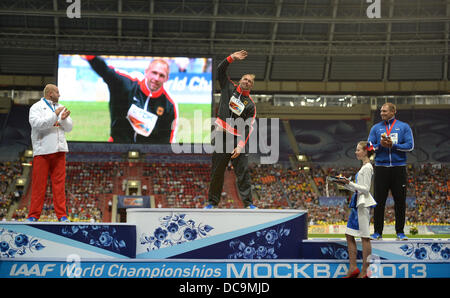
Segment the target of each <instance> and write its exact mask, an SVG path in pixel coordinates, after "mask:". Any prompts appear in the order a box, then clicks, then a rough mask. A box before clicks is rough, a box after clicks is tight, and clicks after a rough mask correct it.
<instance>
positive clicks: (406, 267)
mask: <svg viewBox="0 0 450 298" xmlns="http://www.w3.org/2000/svg"><path fill="white" fill-rule="evenodd" d="M371 243H372V255H373V256H372V257H373V258H372V259H371V270H372V272H373V277H390V278H398V277H400V278H415V277H438V278H442V277H444V278H448V277H450V240H448V239H417V240H409V241H387V240H383V241H372V242H371ZM357 247H358V264H359V265H360V264H361V258H362V247H361V244H360V242H359V241H357ZM347 271H348V252H347V245H346V242H345V240H342V239H308V235H307V212H306V211H304V210H265V209H257V210H249V209H211V210H203V209H144V208H135V209H128V210H127V223H46V222H33V223H30V222H0V276H2V277H39V278H43V277H45V278H53V277H85V278H255V277H256V278H280V277H282V278H320V277H325V278H337V277H342V276H345V275H346V273H347Z"/></svg>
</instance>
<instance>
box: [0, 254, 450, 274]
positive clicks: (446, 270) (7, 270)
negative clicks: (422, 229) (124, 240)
mask: <svg viewBox="0 0 450 298" xmlns="http://www.w3.org/2000/svg"><path fill="white" fill-rule="evenodd" d="M359 265H361V264H359ZM370 270H371V271H372V276H371V277H372V278H448V277H450V262H445V261H428V262H416V261H386V260H377V261H375V262H373V263H372V264H371V265H370ZM347 271H348V262H342V261H331V260H329V261H319V260H271V261H252V260H248V261H244V260H235V261H230V260H207V261H205V260H109V261H107V260H99V261H80V259H77V258H74V257H72V258H68V259H67V260H55V261H51V260H47V261H35V260H2V262H0V276H2V277H7V278H17V277H18V278H23V277H28V278H29V277H38V278H340V277H343V276H345V275H346V274H347Z"/></svg>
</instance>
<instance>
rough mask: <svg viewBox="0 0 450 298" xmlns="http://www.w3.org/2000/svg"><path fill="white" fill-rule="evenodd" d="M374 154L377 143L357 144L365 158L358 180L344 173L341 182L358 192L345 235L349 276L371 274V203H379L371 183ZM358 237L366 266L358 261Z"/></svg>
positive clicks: (358, 153) (355, 193)
mask: <svg viewBox="0 0 450 298" xmlns="http://www.w3.org/2000/svg"><path fill="white" fill-rule="evenodd" d="M373 154H374V150H373V147H372V146H371V144H370V143H369V142H367V141H361V142H359V143H358V145H357V146H356V151H355V155H356V158H357V159H358V160H360V161H361V162H362V167H361V169H360V170H359V171H358V173H357V174H356V176H355V182H351V181H350V180H349V179H347V178H345V177H343V178H342V179H340V180H339V181H337V183H339V184H342V185H343V186H344V188H346V189H348V190H350V191H353V192H354V194H353V196H352V199H351V201H350V205H349V207H350V210H351V211H350V216H349V219H348V223H347V230H346V232H345V236H346V239H347V247H348V255H349V260H350V267H349V270H348V274H347V276H346V277H349V278H353V277H368V275H367V269H368V268H369V265H370V264H369V261H368V257H369V256H370V254H371V253H372V246H371V244H370V231H369V224H370V209H369V208H370V207H374V206H375V205H376V204H377V203H376V202H375V200H374V198H373V197H372V195H371V194H370V186H371V183H372V176H373V167H372V164H371V163H370V157H371V156H372V155H373ZM355 237H360V238H361V242H362V249H363V266H362V269H361V270H359V268H358V267H357V265H356V255H357V252H358V251H357V248H356V241H355Z"/></svg>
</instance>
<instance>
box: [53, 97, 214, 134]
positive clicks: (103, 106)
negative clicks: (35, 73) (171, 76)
mask: <svg viewBox="0 0 450 298" xmlns="http://www.w3.org/2000/svg"><path fill="white" fill-rule="evenodd" d="M60 103H61V104H62V105H64V106H65V107H67V108H68V109H69V110H70V112H71V114H70V117H72V120H73V124H74V125H73V130H72V131H71V132H70V133H68V134H67V135H66V138H67V140H68V141H80V142H107V141H108V138H109V132H110V123H111V120H110V117H109V109H108V102H82V101H61V102H60ZM178 110H179V115H178V120H179V121H178V130H177V138H176V140H177V142H179V143H192V142H194V143H203V142H204V141H205V142H207V143H209V138H210V134H211V105H210V104H179V105H178Z"/></svg>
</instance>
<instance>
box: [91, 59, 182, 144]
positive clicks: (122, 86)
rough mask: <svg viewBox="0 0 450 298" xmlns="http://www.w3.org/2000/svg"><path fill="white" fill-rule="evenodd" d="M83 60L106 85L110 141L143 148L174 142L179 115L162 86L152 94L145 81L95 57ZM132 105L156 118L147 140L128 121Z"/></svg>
mask: <svg viewBox="0 0 450 298" xmlns="http://www.w3.org/2000/svg"><path fill="white" fill-rule="evenodd" d="M86 60H87V61H88V62H89V64H90V65H91V67H92V69H93V70H94V71H95V72H96V73H97V74H98V75H99V76H101V77H102V78H103V80H104V81H105V83H106V84H108V88H109V94H110V95H109V96H110V98H109V112H110V117H111V132H110V134H111V138H110V141H112V142H115V143H146V144H169V143H172V142H174V141H175V127H176V121H177V118H178V111H177V106H176V104H175V102H174V101H173V100H172V99H171V98H170V96H169V95H168V94H167V92H166V91H165V89H164V86H162V87H161V88H160V89H159V90H158V91H156V92H153V93H152V92H151V91H150V89H149V88H148V86H147V84H146V79H144V80H142V81H139V80H137V79H135V78H132V77H130V76H129V75H128V74H126V73H123V72H120V71H118V70H116V69H114V68H112V67H108V65H106V63H105V61H104V60H103V59H102V58H99V57H96V56H86ZM146 103H147V104H146ZM133 104H134V105H136V106H137V107H138V108H141V109H144V108H145V107H146V111H148V112H150V113H153V114H154V115H157V116H158V120H157V121H156V124H155V127H154V128H153V130H152V132H151V134H150V135H149V136H148V137H145V136H143V135H140V134H137V133H135V131H134V129H133V127H132V126H131V124H130V123H129V121H128V119H127V112H128V109H130V107H131V105H133ZM173 121H175V123H173ZM172 123H173V124H174V125H173V126H172Z"/></svg>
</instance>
